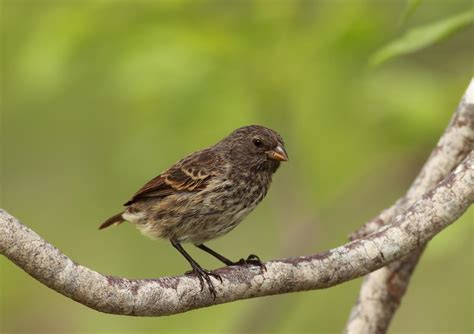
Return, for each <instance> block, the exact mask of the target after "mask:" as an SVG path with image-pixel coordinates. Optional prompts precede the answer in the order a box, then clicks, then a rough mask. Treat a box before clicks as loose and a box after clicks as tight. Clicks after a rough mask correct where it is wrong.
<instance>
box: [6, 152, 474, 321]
mask: <svg viewBox="0 0 474 334" xmlns="http://www.w3.org/2000/svg"><path fill="white" fill-rule="evenodd" d="M473 201H474V152H471V153H470V154H469V155H468V156H467V157H466V159H464V161H463V162H462V163H461V164H460V165H459V166H458V167H457V168H456V169H455V170H454V171H453V172H452V173H450V174H449V175H448V176H447V177H446V178H445V179H444V180H443V181H442V182H440V183H439V184H438V185H437V186H436V187H435V188H433V189H432V190H430V191H429V192H427V193H425V194H424V195H423V196H422V197H421V198H420V199H419V200H418V201H417V202H416V203H415V204H414V205H412V206H411V207H409V208H408V209H407V210H405V211H404V212H403V213H402V214H401V215H399V216H397V218H396V219H395V220H394V221H393V223H392V224H390V225H388V226H386V227H384V228H382V229H381V230H379V231H377V232H376V233H373V234H371V235H369V236H367V237H364V238H361V239H358V240H355V241H352V242H350V243H347V244H345V245H343V246H340V247H337V248H334V249H331V250H329V251H326V252H323V253H319V254H314V255H310V256H301V257H297V258H288V259H282V260H274V261H269V262H267V263H265V265H266V267H267V271H266V272H264V273H261V272H260V270H259V269H257V268H252V267H245V266H243V267H238V266H235V267H226V268H222V269H218V270H217V272H218V273H219V274H220V275H221V276H222V278H223V282H222V283H220V282H218V281H215V286H216V290H217V298H216V299H215V300H214V299H213V298H212V296H211V295H210V294H209V292H208V291H207V290H203V291H201V288H200V284H199V280H198V279H197V278H194V277H189V276H178V277H162V278H157V279H142V280H131V279H126V278H120V277H113V276H107V275H103V274H100V273H98V272H95V271H93V270H91V269H89V268H87V267H84V266H81V265H79V264H77V263H75V262H73V261H72V260H71V259H69V258H68V257H67V256H66V255H64V254H62V253H61V252H60V251H59V250H58V249H56V248H55V247H53V246H52V245H51V244H49V243H48V242H46V241H45V240H44V239H42V238H41V237H40V236H39V235H37V234H36V233H35V232H33V231H32V230H31V229H29V228H28V227H26V226H24V225H22V224H21V223H20V222H19V221H18V220H17V219H16V218H14V217H12V216H11V215H9V214H8V213H7V212H5V211H3V210H0V252H1V253H2V254H3V255H5V256H6V257H7V258H9V259H10V260H11V261H13V262H14V263H16V264H17V265H18V266H19V267H21V268H22V269H23V270H25V271H26V272H27V273H29V274H30V275H31V276H33V277H34V278H36V279H37V280H39V281H40V282H42V283H43V284H45V285H46V286H48V287H50V288H51V289H54V290H56V291H57V292H59V293H61V294H63V295H65V296H67V297H69V298H72V299H74V300H75V301H77V302H79V303H82V304H84V305H87V306H89V307H91V308H93V309H96V310H98V311H101V312H106V313H114V314H124V315H135V316H162V315H170V314H175V313H180V312H185V311H189V310H192V309H196V308H200V307H206V306H211V305H214V304H221V303H227V302H231V301H235V300H240V299H247V298H255V297H260V296H267V295H274V294H282V293H287V292H295V291H304V290H312V289H323V288H328V287H331V286H334V285H336V284H340V283H343V282H346V281H349V280H351V279H355V278H357V277H360V276H363V275H366V274H368V273H369V272H372V271H374V270H376V269H378V268H381V267H383V266H385V265H387V264H389V263H391V262H393V261H395V260H398V259H400V258H403V257H404V256H407V255H408V254H410V253H411V252H412V251H413V250H415V249H417V248H418V247H419V246H420V245H422V244H424V243H426V242H427V241H429V240H430V239H431V238H433V237H434V236H435V235H436V234H437V233H439V232H440V231H441V230H443V229H444V228H445V227H447V226H448V225H450V224H451V223H453V222H454V221H456V220H457V219H458V218H459V217H460V216H461V215H462V214H463V213H464V211H465V210H467V208H468V207H469V206H470V205H471V203H472V202H473Z"/></svg>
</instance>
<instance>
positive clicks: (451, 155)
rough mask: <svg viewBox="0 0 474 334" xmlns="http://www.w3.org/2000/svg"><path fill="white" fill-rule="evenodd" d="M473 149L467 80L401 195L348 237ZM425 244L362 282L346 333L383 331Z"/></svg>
mask: <svg viewBox="0 0 474 334" xmlns="http://www.w3.org/2000/svg"><path fill="white" fill-rule="evenodd" d="M472 149H474V81H471V83H470V85H469V87H468V89H467V91H466V93H465V94H464V97H463V98H462V100H461V102H460V104H459V106H458V108H457V110H456V111H455V113H454V115H453V117H452V119H451V121H450V123H449V125H448V127H447V129H446V131H445V132H444V134H443V136H442V137H441V138H440V140H439V142H438V144H437V146H436V148H435V149H434V150H433V152H432V153H431V155H430V157H429V158H428V160H427V161H426V163H425V165H424V166H423V168H422V169H421V172H420V173H419V175H418V176H417V177H416V179H415V181H414V182H413V184H412V185H411V187H410V189H409V190H408V192H407V193H406V195H405V196H404V197H402V198H401V199H399V200H398V201H397V202H396V203H395V204H394V205H393V206H392V207H390V208H389V209H387V210H385V211H383V212H382V213H381V214H380V215H379V216H377V217H375V218H374V219H372V220H371V221H370V222H368V223H367V224H365V225H364V226H363V227H362V228H361V229H360V230H358V231H356V232H355V233H354V234H353V235H352V236H351V239H352V240H354V239H357V238H359V237H362V236H364V235H368V234H370V233H372V232H374V231H376V230H377V229H379V228H380V227H381V226H383V225H385V224H390V223H391V222H392V221H393V220H394V219H395V217H396V216H397V214H399V213H400V212H402V211H403V210H405V209H406V208H407V207H408V206H410V205H411V204H412V203H413V202H414V201H415V200H416V199H418V198H419V196H420V195H421V194H422V193H423V192H426V191H428V190H429V189H430V188H432V187H433V186H435V185H436V183H437V182H439V181H440V180H441V179H443V178H444V177H445V176H446V175H447V174H448V173H449V172H450V171H451V170H452V169H453V168H455V167H456V166H457V165H458V163H459V161H461V160H462V159H464V158H465V157H466V155H467V154H469V152H471V150H472ZM425 247H426V245H424V244H423V245H421V246H420V248H418V249H417V250H415V251H414V252H413V253H412V254H410V255H409V256H408V257H407V258H405V259H403V260H402V261H397V262H394V263H392V264H390V265H388V266H387V267H385V268H382V269H380V270H378V271H376V272H374V273H372V274H370V275H369V276H368V277H367V278H366V279H365V280H364V283H363V284H362V287H361V290H360V293H359V297H358V299H357V302H356V304H355V305H354V307H353V309H352V312H351V315H350V317H349V321H348V323H347V327H346V333H368V334H370V333H385V332H386V331H387V329H388V326H389V325H390V321H391V320H392V318H393V316H394V314H395V312H396V310H397V309H398V306H399V305H400V302H401V299H402V298H403V296H404V294H405V292H406V290H407V288H408V284H409V282H410V278H411V275H412V273H413V271H414V270H415V267H416V265H417V263H418V261H419V259H420V256H421V254H422V253H423V250H424V248H425Z"/></svg>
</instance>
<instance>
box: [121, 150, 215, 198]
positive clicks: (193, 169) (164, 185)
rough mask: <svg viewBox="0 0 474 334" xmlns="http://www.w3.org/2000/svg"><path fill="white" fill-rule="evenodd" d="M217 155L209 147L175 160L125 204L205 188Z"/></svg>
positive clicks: (212, 171)
mask: <svg viewBox="0 0 474 334" xmlns="http://www.w3.org/2000/svg"><path fill="white" fill-rule="evenodd" d="M218 160H219V157H218V156H217V155H216V154H215V153H214V152H212V151H211V150H209V149H206V150H203V151H199V152H195V153H193V154H191V155H190V156H188V157H186V158H185V159H183V160H181V161H179V162H177V163H176V164H175V165H173V166H172V167H171V168H170V169H168V170H166V171H165V172H163V173H161V174H160V175H158V176H156V177H154V178H153V179H151V180H150V181H148V182H147V183H146V184H145V185H144V186H143V187H142V188H141V189H140V190H138V191H137V192H136V193H135V195H134V196H133V197H132V199H131V200H129V201H128V202H127V203H125V204H124V205H125V206H129V205H132V204H133V203H135V202H137V201H140V200H142V199H148V198H159V197H166V196H169V195H172V194H175V193H178V192H183V191H187V192H193V191H199V190H203V189H205V188H206V186H207V184H208V183H209V181H210V178H211V177H212V176H213V175H215V174H216V171H215V170H214V167H213V166H216V165H219V164H218Z"/></svg>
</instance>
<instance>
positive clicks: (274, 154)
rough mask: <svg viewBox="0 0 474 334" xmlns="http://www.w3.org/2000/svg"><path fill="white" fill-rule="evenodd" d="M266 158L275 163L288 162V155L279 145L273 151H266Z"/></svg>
mask: <svg viewBox="0 0 474 334" xmlns="http://www.w3.org/2000/svg"><path fill="white" fill-rule="evenodd" d="M267 156H268V157H269V158H270V159H273V160H277V161H288V154H287V153H286V151H285V149H284V148H283V146H281V145H278V146H277V147H275V148H274V149H273V150H270V151H267Z"/></svg>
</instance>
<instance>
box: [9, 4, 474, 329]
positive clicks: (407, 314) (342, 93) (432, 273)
mask: <svg viewBox="0 0 474 334" xmlns="http://www.w3.org/2000/svg"><path fill="white" fill-rule="evenodd" d="M472 7H473V3H472V1H470V0H424V1H419V0H418V1H416V0H415V1H403V0H399V1H396V0H393V1H388V0H383V1H375V0H374V1H369V0H367V1H366V0H360V1H356V0H350V1H329V0H326V1H316V0H307V1H283V0H281V1H277V0H275V1H271V0H267V1H250V0H248V1H216V0H212V1H211V0H209V1H131V0H130V1H112V0H109V1H100V0H97V1H59V0H56V1H24V0H6V1H2V5H1V10H2V13H1V26H2V32H1V34H2V35H1V40H2V45H1V46H2V54H1V56H2V63H1V76H2V82H1V84H2V86H1V101H2V102H1V108H2V118H1V150H2V161H1V169H2V173H1V195H2V197H1V203H0V207H2V208H5V209H6V210H8V211H9V212H10V213H12V214H14V215H15V216H17V217H18V218H20V219H21V221H22V222H23V223H25V224H27V225H28V226H29V227H31V228H32V229H33V230H35V231H36V232H38V233H39V234H40V235H41V236H43V237H44V238H45V239H46V240H48V241H49V242H51V243H52V244H54V245H55V246H56V247H58V248H59V249H61V250H62V251H63V252H64V253H65V254H67V255H68V256H70V257H71V258H72V259H74V260H75V261H77V262H79V263H81V264H83V265H86V266H88V267H91V268H93V269H95V270H97V271H99V272H102V273H106V274H111V275H118V276H125V277H129V278H152V277H158V276H163V275H176V274H181V273H183V272H184V271H185V270H188V264H187V263H186V261H185V260H184V259H183V258H182V257H181V255H180V254H178V252H176V251H175V250H174V249H173V248H172V247H170V245H169V244H168V243H167V242H165V241H152V240H149V239H146V238H144V237H143V236H141V235H140V234H139V233H138V232H137V231H136V230H135V228H134V227H133V226H131V225H129V224H123V225H121V226H120V227H117V228H112V229H109V230H104V231H100V232H99V231H98V230H97V227H98V225H99V224H100V223H101V222H102V221H103V220H104V219H105V218H107V217H108V216H110V215H111V214H114V213H116V212H117V211H118V210H119V209H120V207H121V204H122V203H123V202H124V201H125V200H127V199H128V198H129V197H130V195H131V194H132V193H133V192H134V191H135V190H137V189H138V188H139V187H140V186H142V185H143V184H144V183H145V182H146V181H148V179H150V178H151V177H153V176H155V175H156V174H158V173H159V172H161V171H162V170H163V169H165V168H167V167H168V166H169V165H170V164H171V163H173V162H175V161H176V160H177V159H179V158H180V157H182V156H184V155H185V154H187V153H189V152H192V151H194V150H197V149H200V148H202V147H205V146H208V145H211V144H213V143H214V142H216V141H217V140H219V139H221V138H222V137H224V136H226V135H227V134H228V133H229V132H231V131H232V130H233V129H235V128H237V127H239V126H242V125H247V124H254V123H257V124H262V125H266V126H269V127H271V128H274V129H276V130H278V131H279V132H280V133H281V134H282V135H283V137H284V138H285V140H286V143H287V149H288V152H289V154H290V159H291V160H290V162H289V163H288V164H285V165H283V167H282V168H281V169H280V170H279V172H278V173H277V174H276V176H275V178H274V184H273V186H272V189H271V190H270V192H269V195H268V197H267V198H266V199H265V201H264V202H263V203H262V204H261V205H260V206H259V207H258V209H257V210H256V211H255V212H254V213H252V214H251V215H250V216H249V217H248V219H247V220H246V221H245V222H244V223H243V224H241V225H240V226H239V227H238V228H237V229H236V230H234V231H233V232H232V233H231V234H228V235H226V236H224V237H222V238H221V239H218V240H216V241H213V242H210V243H209V246H212V247H213V248H215V249H216V250H220V251H222V253H223V254H225V255H226V256H228V257H231V258H234V259H238V258H240V257H242V256H246V255H248V254H249V253H253V252H255V253H257V254H259V255H260V256H261V257H262V258H263V259H275V258H280V257H288V256H297V255H303V254H310V253H314V252H319V251H323V250H326V249H328V248H331V247H335V246H338V245H340V244H342V243H344V242H346V241H347V235H348V234H349V233H351V232H352V231H353V230H355V229H356V228H357V227H359V226H360V225H362V224H363V223H364V222H365V221H367V220H368V219H370V218H371V217H373V216H374V215H375V214H377V213H378V212H379V211H380V210H382V209H383V208H385V207H387V206H389V205H390V204H391V203H392V202H393V201H394V200H395V199H397V198H398V197H399V196H401V195H402V194H403V193H404V191H405V190H406V189H407V187H408V186H409V184H410V182H411V180H412V179H413V177H414V176H415V175H416V174H417V172H418V170H419V168H420V166H421V165H422V164H423V162H424V160H425V159H426V157H427V156H428V155H429V153H430V151H431V149H432V148H433V147H434V145H435V143H436V142H437V140H438V138H439V137H440V135H441V133H442V132H443V131H444V128H445V127H446V125H447V123H448V121H449V118H450V116H451V115H452V113H453V111H454V110H455V108H456V105H457V104H458V102H459V100H460V98H461V96H462V94H463V92H464V90H465V89H466V87H467V85H468V83H469V80H470V78H471V76H472V73H473V59H474V52H473V41H474V29H473V27H472V24H470V23H469V22H471V23H472V16H471V19H469V17H467V19H466V15H472V14H469V12H471V13H472ZM466 13H467V14H466ZM462 20H464V21H462ZM461 21H462V22H461ZM453 22H454V23H453ZM420 27H421V28H420ZM413 29H415V33H414V34H413V33H410V32H411V31H413ZM416 29H418V31H417V30H416ZM420 29H421V30H420ZM436 29H438V30H436ZM413 35H414V36H413ZM389 58H390V59H389ZM473 219H474V215H473V211H472V210H470V211H469V212H468V213H467V214H466V215H465V216H464V217H463V218H462V219H461V220H460V221H459V222H457V223H456V224H454V225H453V226H451V227H449V228H448V229H447V230H446V231H444V232H443V233H441V234H440V235H439V236H437V237H436V238H435V239H434V240H433V241H432V242H431V243H430V245H429V247H428V249H427V251H426V253H425V254H424V256H423V259H422V261H421V263H420V265H419V266H418V268H417V270H416V273H415V275H414V278H413V280H412V283H411V286H410V288H409V291H408V295H407V296H406V298H405V299H404V300H403V304H402V307H401V309H400V310H399V312H398V314H397V315H396V317H395V319H394V322H393V325H392V327H391V332H392V333H435V332H436V333H468V332H472V331H473V330H474V329H473V328H474V325H473V314H474V306H473V300H474V295H473V291H474V287H473V268H474V264H473V262H474V261H473V257H474V252H473V241H474V240H473V224H472V222H473ZM188 249H189V250H190V252H191V253H192V254H193V256H195V258H196V259H197V260H198V261H199V262H200V263H201V264H202V265H203V266H205V267H207V268H215V267H219V266H220V264H219V263H218V262H217V261H215V260H214V259H213V258H211V257H210V256H207V255H205V254H203V253H202V252H201V251H199V250H196V249H194V248H193V247H191V246H188ZM0 270H1V272H0V279H1V289H0V294H1V295H0V304H1V305H0V307H1V309H0V317H1V318H0V332H2V333H119V332H120V333H142V332H160V333H185V332H193V333H303V332H307V333H310V332H311V333H332V332H336V333H337V332H340V331H341V330H342V329H343V327H344V324H345V322H346V319H347V317H348V314H349V311H350V308H351V306H352V305H353V302H354V301H355V298H356V296H357V293H358V289H359V286H360V284H361V280H360V279H359V280H355V281H352V282H349V283H346V284H343V285H340V286H337V287H334V288H331V289H327V290H322V291H311V292H304V293H296V294H287V295H282V296H274V297H267V298H260V299H256V300H246V301H239V302H235V303H231V304H226V305H220V306H215V307H212V308H208V309H201V310H196V311H192V312H188V313H185V314H181V315H174V316H170V317H164V318H132V317H124V316H114V315H107V314H101V313H98V312H95V311H92V310H90V309H88V308H86V307H85V306H82V305H80V304H77V303H75V302H73V301H71V300H69V299H67V298H65V297H63V296H61V295H59V294H57V293H55V292H53V291H52V290H50V289H47V288H45V287H44V286H42V285H41V284H40V283H38V282H36V281H35V280H33V279H32V278H30V277H29V276H28V275H27V274H25V273H24V272H23V271H21V270H20V269H18V268H17V267H16V266H15V265H13V264H12V263H10V262H9V261H8V260H6V259H5V258H3V257H1V258H0Z"/></svg>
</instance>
